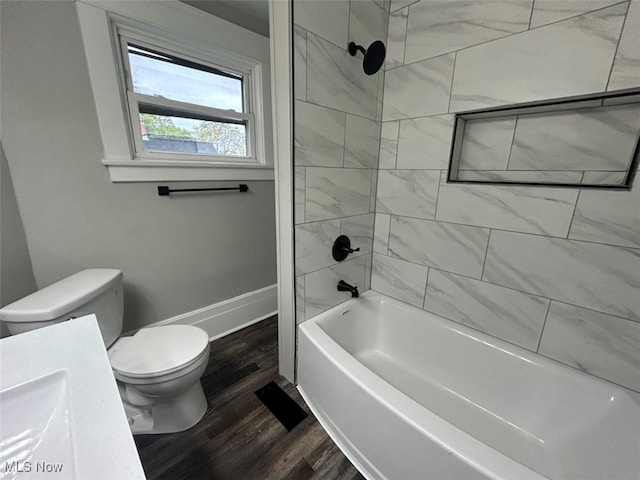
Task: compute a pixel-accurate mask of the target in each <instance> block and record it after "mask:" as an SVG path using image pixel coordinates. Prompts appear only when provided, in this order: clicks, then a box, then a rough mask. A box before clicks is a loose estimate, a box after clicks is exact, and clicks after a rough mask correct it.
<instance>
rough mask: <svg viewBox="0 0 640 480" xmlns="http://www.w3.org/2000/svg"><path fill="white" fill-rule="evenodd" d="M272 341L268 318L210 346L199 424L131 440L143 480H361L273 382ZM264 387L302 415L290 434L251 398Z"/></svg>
mask: <svg viewBox="0 0 640 480" xmlns="http://www.w3.org/2000/svg"><path fill="white" fill-rule="evenodd" d="M277 337H278V335H277V317H273V318H270V319H268V320H264V321H262V322H259V323H257V324H255V325H252V326H250V327H247V328H245V329H244V330H241V331H239V332H236V333H233V334H231V335H228V336H226V337H224V338H221V339H219V340H216V341H215V342H213V343H212V344H211V356H210V358H209V365H208V366H207V370H206V372H205V374H204V376H203V377H202V385H203V388H204V392H205V394H206V396H207V400H208V402H209V408H208V410H207V413H206V414H205V416H204V418H203V419H202V420H201V421H200V423H198V424H197V425H196V426H195V427H193V428H191V429H190V430H187V431H186V432H181V433H174V434H168V435H140V436H136V437H135V440H136V444H137V446H138V451H139V452H140V458H141V460H142V465H143V467H144V471H145V473H146V475H147V478H148V479H149V480H154V479H167V480H187V479H197V480H200V479H202V480H218V479H220V480H227V479H228V480H252V479H256V480H264V479H274V480H275V479H278V480H280V479H282V480H285V479H290V480H306V479H326V480H338V479H340V480H342V479H345V480H350V479H360V480H362V479H363V477H362V476H361V475H360V474H359V473H358V471H357V470H356V469H355V468H354V467H353V465H351V463H350V462H349V461H348V460H347V459H346V457H345V456H344V455H343V454H342V452H340V450H339V449H338V448H337V447H336V446H335V444H334V443H333V442H332V441H331V439H330V438H329V437H328V436H327V434H326V433H325V431H324V430H323V429H322V427H321V426H320V424H319V423H318V421H317V420H316V419H315V417H314V416H313V415H312V414H311V412H310V411H309V408H308V407H307V405H306V404H305V403H304V401H303V400H302V397H300V394H299V393H298V391H297V390H296V389H295V387H294V386H293V385H291V383H289V382H288V381H287V380H286V379H284V378H283V377H280V376H279V375H278V346H277ZM272 380H275V382H276V383H277V384H278V385H280V387H282V388H283V389H284V391H285V392H287V394H289V395H290V396H291V397H292V398H293V399H294V400H296V402H298V404H299V405H300V406H302V407H303V408H304V409H305V411H306V412H307V413H309V416H308V417H307V418H306V419H304V420H303V421H302V422H301V423H300V424H298V425H297V426H296V427H295V428H293V429H292V430H291V431H290V432H287V430H286V429H285V428H284V427H283V426H282V424H280V422H279V421H278V420H277V419H276V418H275V417H274V416H273V415H272V414H271V412H269V410H268V409H267V408H266V407H265V406H264V405H263V404H262V402H261V401H260V400H259V399H258V398H257V397H256V396H255V395H254V392H255V391H256V390H257V389H259V388H260V387H262V386H264V385H265V384H267V383H269V382H270V381H272Z"/></svg>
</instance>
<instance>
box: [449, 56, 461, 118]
mask: <svg viewBox="0 0 640 480" xmlns="http://www.w3.org/2000/svg"><path fill="white" fill-rule="evenodd" d="M457 61H458V52H454V54H453V69H451V82H449V103H448V104H447V113H449V114H451V99H452V97H453V79H454V78H455V76H456V63H457Z"/></svg>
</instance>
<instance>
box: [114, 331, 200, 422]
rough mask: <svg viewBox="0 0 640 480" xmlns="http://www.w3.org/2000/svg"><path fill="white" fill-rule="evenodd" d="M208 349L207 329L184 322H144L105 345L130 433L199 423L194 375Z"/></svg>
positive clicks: (197, 397)
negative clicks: (147, 325) (132, 332)
mask: <svg viewBox="0 0 640 480" xmlns="http://www.w3.org/2000/svg"><path fill="white" fill-rule="evenodd" d="M209 350H210V347H209V336H208V335H207V333H206V332H205V331H204V330H202V329H200V328H197V327H192V326H189V325H166V326H161V327H150V328H143V329H142V330H139V331H138V332H137V333H136V334H135V335H133V336H132V337H121V338H119V339H118V340H117V341H116V342H115V343H114V344H113V345H112V346H111V348H109V350H108V351H107V353H108V355H109V361H110V362H111V368H112V369H113V373H114V376H115V377H116V381H117V382H118V384H119V390H120V396H121V398H122V401H123V404H124V406H125V413H126V414H127V417H128V420H129V425H130V426H131V430H132V432H133V433H138V434H143V433H171V432H179V431H183V430H186V429H188V428H191V427H192V426H194V425H195V424H196V423H198V421H199V420H200V419H201V418H202V416H203V415H204V414H205V412H206V410H207V400H206V397H205V395H204V392H203V390H202V386H201V384H200V382H199V380H200V377H202V374H203V373H204V371H205V369H206V368H207V363H208V361H209ZM122 387H124V388H122ZM150 409H151V411H150Z"/></svg>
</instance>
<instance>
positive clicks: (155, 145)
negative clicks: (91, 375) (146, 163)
mask: <svg viewBox="0 0 640 480" xmlns="http://www.w3.org/2000/svg"><path fill="white" fill-rule="evenodd" d="M121 42H122V53H123V55H122V58H123V63H124V69H123V71H124V72H125V75H126V78H125V79H124V80H125V83H126V90H127V100H128V105H129V113H130V116H131V128H132V134H133V138H134V140H135V147H136V155H137V156H139V157H145V158H170V159H171V158H175V159H178V160H179V159H185V158H186V159H192V158H193V156H198V157H201V158H202V159H218V158H216V157H234V158H235V159H237V160H238V161H255V158H254V155H253V152H252V142H251V141H250V138H251V136H252V133H253V130H254V116H253V114H251V113H250V112H251V104H250V102H249V96H248V95H246V94H245V85H246V84H247V82H250V81H251V79H250V78H249V77H247V76H246V75H244V74H242V73H240V72H233V71H230V70H228V69H223V67H219V66H212V65H205V64H203V63H202V62H200V63H198V62H194V61H192V60H189V59H186V58H184V57H181V56H178V55H176V54H174V53H169V52H167V51H161V50H160V49H159V48H157V47H149V46H147V45H142V44H141V43H140V42H135V41H133V40H131V39H129V38H127V37H124V36H123V37H121Z"/></svg>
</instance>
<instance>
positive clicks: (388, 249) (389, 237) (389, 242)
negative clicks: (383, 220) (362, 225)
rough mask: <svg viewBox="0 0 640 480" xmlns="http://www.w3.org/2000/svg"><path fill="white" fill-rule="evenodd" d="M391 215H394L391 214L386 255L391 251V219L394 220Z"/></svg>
mask: <svg viewBox="0 0 640 480" xmlns="http://www.w3.org/2000/svg"><path fill="white" fill-rule="evenodd" d="M391 217H392V216H391V215H389V235H387V253H386V254H385V255H386V256H389V251H390V248H389V245H390V244H391V220H392V218H391Z"/></svg>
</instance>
